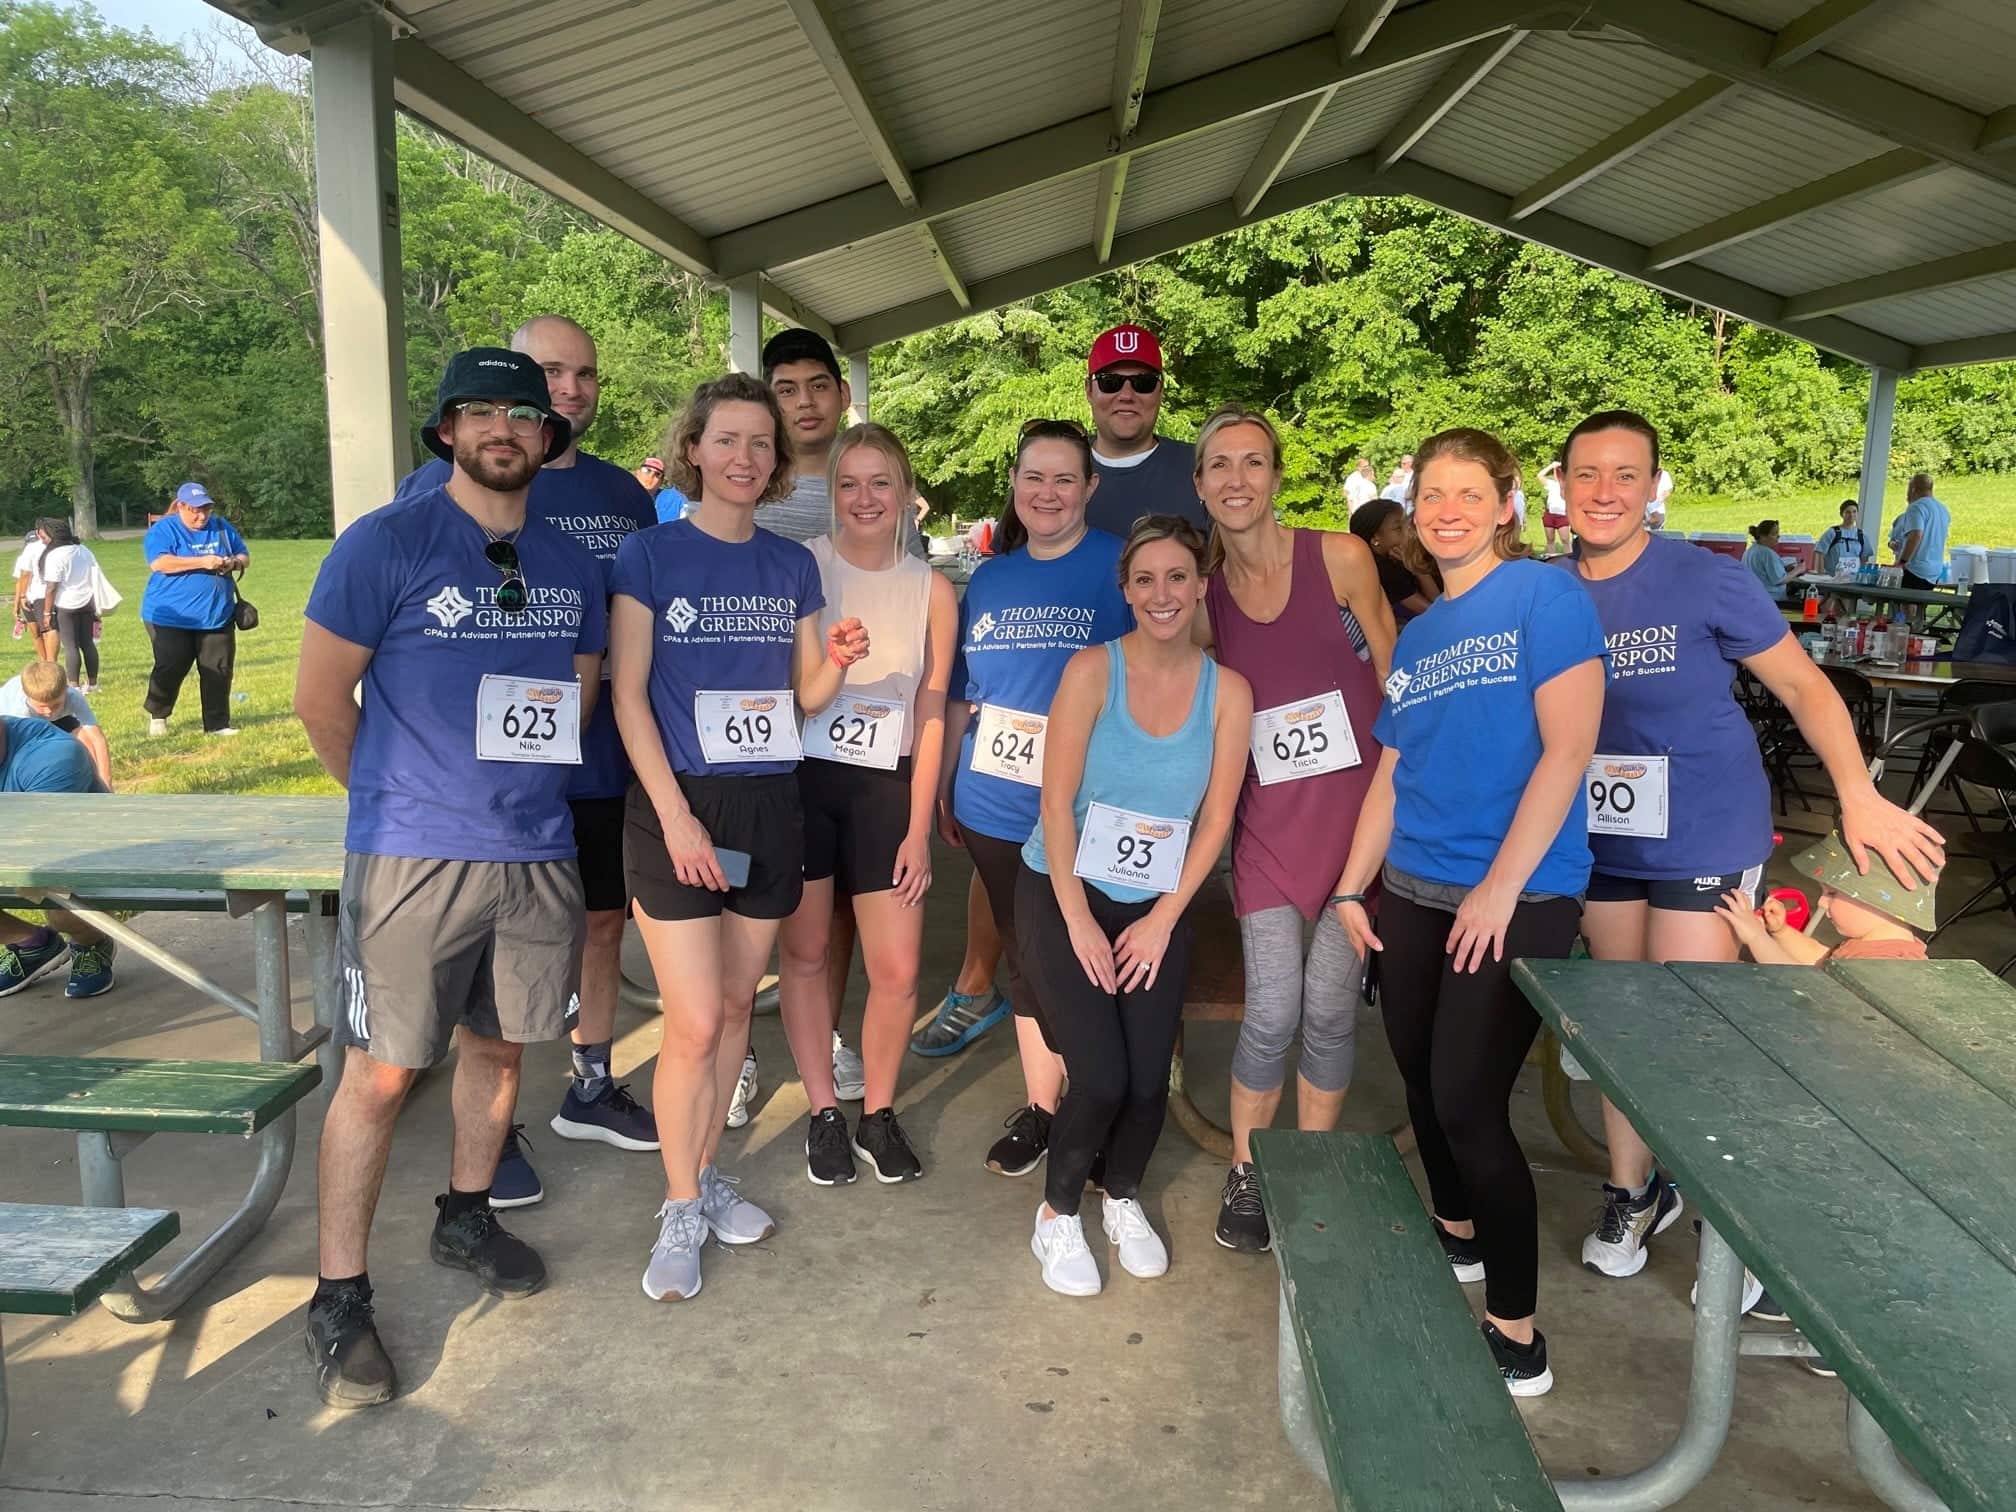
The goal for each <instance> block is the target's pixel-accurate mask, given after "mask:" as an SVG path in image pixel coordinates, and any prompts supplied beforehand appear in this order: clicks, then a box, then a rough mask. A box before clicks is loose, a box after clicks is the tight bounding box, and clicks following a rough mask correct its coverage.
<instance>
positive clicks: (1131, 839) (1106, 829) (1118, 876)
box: [1071, 803, 1190, 893]
mask: <svg viewBox="0 0 2016 1512" xmlns="http://www.w3.org/2000/svg"><path fill="white" fill-rule="evenodd" d="M1189 849H1190V821H1189V820H1188V819H1158V818H1156V817H1155V816H1154V815H1153V814H1137V813H1134V812H1133V811H1132V810H1129V809H1123V808H1114V807H1113V806H1112V805H1110V804H1105V803H1095V804H1092V805H1091V806H1090V807H1089V808H1088V809H1087V810H1086V812H1085V825H1084V828H1083V830H1082V831H1081V832H1080V834H1079V836H1078V855H1077V858H1076V860H1075V861H1074V862H1073V863H1072V867H1071V870H1072V871H1073V872H1074V873H1076V874H1077V875H1078V876H1080V877H1083V878H1084V879H1085V880H1086V881H1088V882H1112V883H1117V884H1118V885H1119V886H1121V887H1134V888H1139V889H1141V890H1142V891H1144V892H1153V893H1172V892H1174V891H1176V887H1177V884H1178V883H1180V882H1181V881H1182V880H1183V857H1184V855H1185V853H1186V852H1188V850H1189Z"/></svg>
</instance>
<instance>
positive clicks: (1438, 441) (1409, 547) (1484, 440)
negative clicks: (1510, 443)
mask: <svg viewBox="0 0 2016 1512" xmlns="http://www.w3.org/2000/svg"><path fill="white" fill-rule="evenodd" d="M1584 423H1585V424H1586V423H1587V422H1584ZM1564 455H1565V453H1564ZM1443 457H1453V458H1455V459H1456V460H1457V461H1459V462H1474V463H1475V464H1476V465H1477V466H1479V467H1481V468H1483V469H1484V471H1485V472H1487V473H1489V474H1490V475H1491V486H1492V487H1493V488H1495V489H1496V490H1497V491H1498V502H1499V504H1500V505H1501V506H1502V505H1503V504H1505V503H1506V502H1507V501H1508V500H1509V499H1510V498H1511V497H1512V494H1513V491H1514V490H1515V489H1517V488H1518V487H1519V459H1518V458H1517V457H1515V456H1513V455H1512V452H1511V449H1510V448H1509V447H1507V446H1506V445H1505V443H1504V442H1503V441H1500V440H1499V439H1498V438H1497V437H1496V436H1494V435H1492V434H1491V433H1490V432H1489V431H1481V430H1473V429H1471V428H1470V427H1468V426H1458V427H1456V428H1455V429H1453V430H1445V431H1437V432H1436V433H1435V434H1434V435H1432V436H1430V437H1429V438H1428V439H1427V440H1426V441H1423V442H1422V443H1421V444H1420V446H1418V447H1416V448H1415V450H1414V496H1415V499H1416V503H1415V506H1414V528H1413V530H1411V531H1409V532H1408V534H1407V540H1406V543H1405V544H1404V545H1403V546H1402V547H1401V548H1400V561H1401V563H1402V564H1403V565H1404V566H1405V567H1406V568H1407V570H1408V571H1409V572H1412V573H1416V574H1431V573H1432V574H1433V575H1434V576H1435V578H1436V580H1437V581H1440V579H1441V575H1442V564H1441V563H1440V562H1437V561H1436V560H1435V558H1434V556H1433V554H1432V553H1430V551H1429V550H1428V548H1427V547H1426V546H1424V545H1422V544H1421V506H1420V503H1419V499H1420V496H1421V479H1422V478H1423V477H1424V476H1425V475H1426V474H1427V471H1428V464H1429V463H1431V462H1435V461H1439V460H1440V459H1442V458H1443ZM1491 549H1492V551H1493V552H1494V553H1496V555H1497V557H1498V560H1499V561H1501V562H1512V561H1517V560H1518V559H1519V558H1520V557H1524V556H1531V555H1532V554H1533V548H1532V547H1531V546H1528V545H1527V544H1526V521H1525V520H1524V519H1522V518H1521V517H1520V516H1518V515H1516V514H1515V515H1513V516H1512V518H1511V519H1509V520H1506V521H1504V522H1503V523H1502V524H1500V525H1499V527H1498V529H1497V531H1496V533H1495V534H1494V535H1493V536H1492V537H1491Z"/></svg>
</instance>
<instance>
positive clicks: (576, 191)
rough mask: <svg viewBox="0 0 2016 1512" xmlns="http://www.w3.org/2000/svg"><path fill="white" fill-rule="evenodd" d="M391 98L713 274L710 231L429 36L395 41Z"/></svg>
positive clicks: (633, 235)
mask: <svg viewBox="0 0 2016 1512" xmlns="http://www.w3.org/2000/svg"><path fill="white" fill-rule="evenodd" d="M392 97H393V99H394V100H396V101H397V102H398V103H399V105H400V106H401V107H402V108H403V109H406V110H410V111H412V112H413V114H415V115H417V116H419V117H420V118H421V119H423V120H425V121H426V122H427V123H428V124H429V125H431V126H435V127H438V128H439V129H440V130H442V131H444V132H446V133H447V134H448V135H449V136H451V137H454V138H455V139H456V140H457V141H458V142H463V143H466V144H467V145H468V146H469V147H470V148H472V149H473V150H475V151H477V152H480V153H482V154H483V156H484V157H486V158H488V159H490V161H491V162H493V163H496V164H498V165H499V166H501V167H504V168H508V169H510V170H511V172H513V173H515V174H517V175H518V176H519V177H520V178H523V179H529V180H530V181H531V182H532V183H535V184H537V185H538V186H539V187H540V188H541V189H544V190H545V191H546V192H547V193H548V194H551V195H553V196H554V197H555V198H556V199H560V200H564V201H566V202H567V203H568V204H570V205H573V206H575V207H576V208H578V209H580V210H583V211H586V212H587V213H588V214H589V215H592V216H594V217H595V219H597V220H598V221H601V222H602V224H604V225H605V226H609V227H611V228H613V229H615V230H617V231H621V232H622V233H623V234H624V235H625V236H627V237H629V238H630V239H631V240H632V241H635V242H638V243H639V244H641V245H643V246H646V247H649V248H650V249H651V250H652V251H653V252H656V253H658V254H659V255H660V256H661V257H666V258H669V259H671V260H672V261H673V262H675V263H677V264H678V265H679V266H680V267H682V268H684V269H686V270H687V272H689V273H698V274H701V275H702V276H706V277H712V276H714V275H715V273H716V272H717V269H716V268H715V265H714V258H713V253H712V251H711V249H710V247H709V245H708V242H707V238H706V237H704V236H702V235H701V234H700V233H699V232H698V231H696V230H694V229H693V228H692V227H691V226H689V225H687V224H686V222H684V221H683V220H681V219H679V217H678V216H676V215H674V214H673V213H672V212H671V211H669V210H667V209H666V208H665V207H664V206H663V205H661V204H659V203H658V202H657V201H656V200H653V199H651V198H650V197H649V196H647V195H645V194H642V193H640V192H639V191H638V190H637V189H635V188H633V187H632V186H631V185H630V184H628V183H626V182H625V181H624V180H622V179H620V178H618V177H617V176H616V175H615V174H613V173H611V172H610V171H609V170H608V169H607V168H604V167H603V166H602V165H601V164H600V163H598V162H596V161H595V160H594V159H593V158H591V157H589V156H588V155H587V154H586V153H584V152H582V151H581V150H580V149H579V148H576V147H571V146H569V145H568V144H567V143H566V142H564V141H562V140H561V139H560V138H559V137H558V136H557V135H555V134H554V133H553V132H551V131H549V130H547V129H546V128H545V127H544V126H541V125H540V124H539V123H538V122H536V121H534V120H533V119H532V118H531V117H530V116H528V115H526V114H525V113H524V112H523V111H522V110H520V109H519V108H518V107H517V106H515V105H513V104H511V103H510V102H509V101H507V100H505V99H504V98H503V97H502V96H501V95H499V94H497V93H496V92H495V91H493V90H491V89H490V88H488V87H487V86H486V85H483V84H479V83H478V82H477V81H476V80H475V79H473V78H471V77H470V76H469V75H468V74H466V73H464V72H463V71H462V70H461V69H459V68H457V67H456V66H455V65H454V64H453V63H450V62H449V61H448V60H447V59H446V58H444V57H442V56H441V54H439V53H437V52H436V51H434V49H433V48H431V47H429V46H427V45H426V44H425V43H424V42H419V41H416V40H414V39H413V38H410V37H407V38H401V39H398V40H395V41H394V42H393V44H392Z"/></svg>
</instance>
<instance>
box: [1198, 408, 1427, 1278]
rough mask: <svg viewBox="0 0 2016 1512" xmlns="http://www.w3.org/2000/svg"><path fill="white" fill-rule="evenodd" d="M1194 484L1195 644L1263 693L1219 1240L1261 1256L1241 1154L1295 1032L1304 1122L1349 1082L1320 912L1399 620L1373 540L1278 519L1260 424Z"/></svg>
mask: <svg viewBox="0 0 2016 1512" xmlns="http://www.w3.org/2000/svg"><path fill="white" fill-rule="evenodd" d="M1196 477H1197V491H1198V494H1199V495H1200V496H1201V497H1202V499H1203V500H1204V507H1205V509H1206V510H1207V511H1209V513H1210V515H1211V520H1212V523H1213V525H1214V527H1215V529H1214V530H1213V533H1212V537H1211V555H1210V560H1209V562H1208V563H1207V564H1206V565H1207V570H1208V571H1209V573H1210V579H1209V581H1208V584H1207V586H1206V589H1205V596H1204V609H1205V613H1204V615H1203V617H1202V618H1201V619H1200V620H1199V626H1200V629H1199V634H1200V635H1201V636H1203V637H1205V644H1206V645H1209V646H1211V647H1213V649H1214V650H1215V651H1216V653H1217V657H1218V660H1219V662H1220V664H1222V665H1224V666H1226V667H1230V668H1232V669H1233V670H1234V671H1236V672H1239V673H1240V674H1242V675H1243V676H1244V677H1245V678H1246V679H1247V680H1248V681H1249V682H1251V684H1252V685H1253V708H1254V711H1255V712H1254V715H1253V730H1252V738H1251V742H1250V749H1251V754H1250V756H1249V758H1248V761H1247V766H1246V780H1245V784H1244V786H1243V787H1242V788H1241V789H1240V793H1239V808H1238V811H1237V814H1236V815H1235V817H1234V821H1233V830H1232V906H1233V911H1234V912H1235V913H1236V914H1237V915H1238V917H1239V939H1240V944H1241V945H1242V946H1243V947H1244V950H1245V957H1246V1016H1245V1020H1244V1022H1243V1023H1241V1025H1240V1027H1239V1044H1238V1047H1237V1048H1236V1049H1235V1050H1234V1051H1233V1053H1232V1162H1233V1164H1232V1169H1231V1171H1230V1172H1229V1173H1228V1175H1227V1176H1226V1178H1225V1190H1224V1193H1223V1196H1222V1198H1221V1200H1220V1203H1219V1209H1218V1234H1217V1237H1218V1242H1219V1243H1220V1244H1222V1245H1224V1246H1225V1247H1226V1248H1227V1249H1237V1250H1253V1251H1257V1250H1264V1249H1266V1248H1268V1246H1269V1245H1270V1243H1271V1242H1272V1240H1271V1236H1270V1235H1269V1234H1268V1232H1267V1219H1266V1215H1265V1214H1264V1213H1263V1212H1262V1211H1261V1208H1260V1192H1259V1186H1258V1184H1257V1183H1256V1182H1255V1180H1254V1177H1253V1166H1252V1159H1253V1155H1252V1151H1251V1149H1250V1148H1249V1147H1248V1140H1249V1138H1250V1136H1251V1135H1252V1132H1253V1131H1254V1130H1255V1129H1264V1128H1266V1127H1267V1126H1268V1125H1269V1124H1271V1123H1272V1122H1273V1121H1274V1114H1275V1112H1276V1111H1277V1110H1278V1109H1279V1108H1280V1106H1281V1089H1282V1085H1283V1083H1284V1082H1285V1080H1286V1079H1287V1066H1288V1047H1289V1045H1290V1044H1291V1043H1292V1042H1293V1040H1294V1038H1295V1033H1296V1031H1297V1029H1298V1028H1299V1029H1300V1031H1301V1033H1302V1058H1301V1062H1300V1064H1299V1065H1298V1066H1297V1068H1296V1088H1295V1108H1296V1122H1297V1124H1298V1125H1299V1126H1300V1127H1302V1128H1304V1129H1333V1128H1335V1127H1336V1126H1337V1119H1338V1116H1339V1115H1340V1114H1341V1113H1342V1111H1343V1107H1344V1094H1345V1092H1346V1090H1347V1089H1348V1088H1349V1087H1350V1084H1351V1070H1352V1064H1353V1060H1354V1048H1355V1047H1354V1040H1355V1036H1356V1033H1357V1023H1358V1007H1359V1002H1360V998H1361V996H1362V992H1361V988H1362V984H1363V981H1364V965H1363V963H1362V962H1361V961H1360V960H1359V958H1358V955H1357V953H1356V952H1355V951H1354V950H1353V949H1352V947H1351V943H1350V940H1349V937H1348V936H1346V934H1345V933H1344V929H1343V926H1342V925H1341V924H1340V923H1339V922H1338V921H1337V918H1336V915H1335V913H1334V912H1333V911H1332V910H1331V909H1330V908H1329V907H1328V906H1327V904H1328V903H1329V900H1330V897H1331V895H1332V894H1333V893H1335V892H1336V891H1337V888H1336V885H1335V884H1336V882H1337V878H1338V876H1339V875H1340V874H1341V873H1342V872H1343V870H1344V862H1345V860H1346V858H1347V856H1348V855H1349V853H1350V850H1351V834H1352V831H1353V829H1354V828H1355V826H1356V825H1357V822H1358V809H1359V806H1360V804H1362V803H1363V802H1364V799H1365V793H1366V790H1367V788H1369V787H1370V786H1371V781H1372V771H1373V768H1374V767H1375V766H1377V765H1378V761H1379V748H1378V747H1377V746H1376V745H1374V744H1373V742H1372V721H1373V720H1374V719H1375V718H1376V717H1377V716H1378V713H1379V698H1380V692H1379V690H1380V686H1381V684H1383V683H1384V681H1385V679H1386V673H1387V669H1388V664H1389V662H1390V661H1391V658H1392V654H1393V612H1392V609H1391V608H1390V607H1389V606H1388V604H1387V601H1386V594H1385V591H1384V590H1383V589H1382V588H1381V587H1380V585H1379V571H1378V567H1377V565H1376V564H1375V563H1374V561H1373V558H1372V553H1371V551H1370V549H1369V548H1367V546H1366V545H1365V543H1364V542H1363V541H1361V540H1359V539H1358V538H1357V537H1356V536H1353V535H1348V534H1345V533H1342V532H1332V531H1324V530H1289V529H1287V528H1285V527H1284V526H1282V525H1281V524H1280V523H1279V522H1278V521H1277V520H1276V519H1275V518H1274V499H1275V496H1276V495H1277V494H1278V493H1279V492H1280V490H1281V441H1280V437H1279V436H1278V435H1276V434H1275V431H1274V427H1273V426H1272V425H1271V424H1270V423H1269V422H1268V420H1267V418H1266V417H1265V416H1264V415H1258V414H1254V413H1252V412H1250V411H1247V410H1244V409H1240V408H1238V407H1237V406H1227V407H1225V408H1223V409H1220V410H1219V411H1218V412H1217V413H1216V414H1214V415H1213V416H1212V417H1211V418H1210V419H1209V420H1208V421H1206V422H1205V425H1204V430H1203V432H1202V434H1201V435H1199V436H1198V438H1197V474H1196ZM1312 924H1313V926H1314V927H1313V933H1312V934H1311V935H1310V937H1309V939H1308V943H1307V945H1306V947H1305V944H1304V938H1305V931H1308V930H1309V927H1310V926H1311V925H1312Z"/></svg>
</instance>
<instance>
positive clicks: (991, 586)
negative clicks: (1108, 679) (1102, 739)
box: [952, 530, 1134, 845]
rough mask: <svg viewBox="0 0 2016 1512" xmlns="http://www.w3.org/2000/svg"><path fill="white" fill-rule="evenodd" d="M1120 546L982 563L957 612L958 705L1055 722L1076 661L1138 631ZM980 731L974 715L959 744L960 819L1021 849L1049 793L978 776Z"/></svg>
mask: <svg viewBox="0 0 2016 1512" xmlns="http://www.w3.org/2000/svg"><path fill="white" fill-rule="evenodd" d="M1121 544H1122V543H1121V541H1120V538H1119V537H1118V536H1112V535H1108V534H1107V533H1106V532H1105V531H1103V530H1088V531H1086V532H1085V535H1084V538H1083V539H1082V540H1080V541H1079V542H1078V544H1077V545H1076V546H1073V547H1072V548H1071V549H1070V550H1069V551H1067V552H1065V553H1064V555H1062V556H1060V557H1051V558H1049V559H1048V560H1047V561H1039V560H1037V558H1035V557H1033V556H1031V555H1030V554H1029V549H1028V547H1026V546H1025V547H1022V548H1020V549H1019V550H1016V551H1012V552H1010V553H1009V554H1008V555H1007V556H1001V557H990V558H988V560H986V561H984V562H982V563H981V564H980V565H979V567H978V568H976V569H975V570H974V573H973V577H972V580H971V581H970V582H968V583H967V585H966V597H965V599H964V600H963V601H962V602H961V603H960V606H959V650H958V653H957V654H956V656H955V657H954V659H953V662H952V697H954V698H963V699H965V700H966V701H967V702H969V703H972V704H975V705H978V704H985V703H991V704H998V705H999V706H1001V707H1002V708H1004V709H1020V710H1021V711H1023V712H1024V713H1026V714H1048V713H1049V712H1050V700H1051V699H1052V698H1054V697H1056V696H1057V684H1059V683H1060V682H1062V681H1063V680H1064V668H1065V666H1066V664H1068V663H1069V662H1070V660H1071V657H1072V655H1073V654H1074V653H1076V652H1079V651H1083V650H1084V649H1086V647H1088V646H1098V645H1103V644H1104V643H1105V642H1107V641H1110V640H1116V639H1118V638H1119V637H1120V636H1122V635H1125V634H1126V633H1127V632H1128V631H1129V630H1132V629H1133V628H1134V614H1133V611H1132V610H1130V609H1129V608H1128V607H1127V600H1126V598H1125V597H1124V596H1123V595H1122V594H1121V592H1120V548H1121ZM979 724H980V721H979V716H978V715H977V714H976V715H975V716H974V718H973V719H971V720H970V721H968V723H967V725H966V735H965V739H964V740H963V741H962V742H961V743H960V746H959V770H958V772H957V773H956V774H955V776H954V779H953V781H954V786H953V789H952V813H953V816H954V817H955V818H956V819H958V821H959V823H960V824H961V825H963V826H964V827H965V828H967V829H971V830H975V831H978V832H979V833H980V834H983V835H989V836H992V837H993V838H994V839H996V840H1012V841H1014V842H1015V843H1016V844H1017V845H1020V844H1021V843H1022V842H1023V841H1024V840H1027V839H1028V838H1029V834H1030V831H1032V830H1034V829H1035V828H1036V819H1037V813H1038V810H1039V809H1040V808H1041V807H1042V801H1041V800H1042V789H1041V788H1035V787H1030V786H1028V785H1026V784H1024V783H1020V782H1011V781H1010V780H1009V779H1008V778H1006V777H996V776H994V775H992V774H991V773H986V772H976V771H974V770H973V737H974V735H975V733H976V732H977V731H978V729H979Z"/></svg>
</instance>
